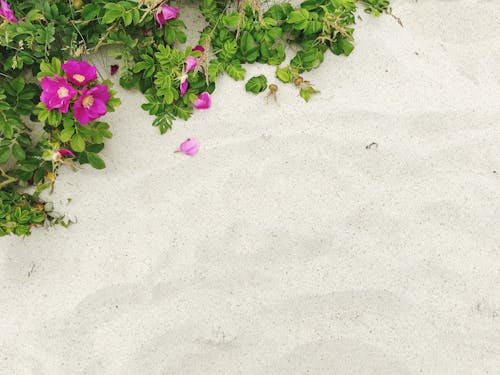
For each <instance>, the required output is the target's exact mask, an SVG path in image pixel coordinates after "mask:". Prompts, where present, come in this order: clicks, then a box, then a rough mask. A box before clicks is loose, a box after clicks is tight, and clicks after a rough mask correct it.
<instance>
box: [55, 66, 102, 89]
mask: <svg viewBox="0 0 500 375" xmlns="http://www.w3.org/2000/svg"><path fill="white" fill-rule="evenodd" d="M61 68H63V70H64V72H65V73H66V76H67V77H68V79H69V80H70V81H71V82H72V83H74V84H75V85H77V86H85V85H86V84H87V83H89V82H91V81H93V80H95V79H97V68H96V67H95V66H92V65H90V64H89V63H88V62H86V61H76V60H68V61H66V62H65V63H64V64H62V66H61Z"/></svg>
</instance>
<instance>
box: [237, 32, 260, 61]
mask: <svg viewBox="0 0 500 375" xmlns="http://www.w3.org/2000/svg"><path fill="white" fill-rule="evenodd" d="M240 52H241V54H242V56H243V58H244V59H245V61H246V62H249V63H252V62H255V61H256V60H257V58H258V57H259V55H260V51H259V44H258V43H257V42H256V41H255V38H254V37H253V36H252V34H251V33H250V32H248V31H244V32H243V33H242V34H241V41H240Z"/></svg>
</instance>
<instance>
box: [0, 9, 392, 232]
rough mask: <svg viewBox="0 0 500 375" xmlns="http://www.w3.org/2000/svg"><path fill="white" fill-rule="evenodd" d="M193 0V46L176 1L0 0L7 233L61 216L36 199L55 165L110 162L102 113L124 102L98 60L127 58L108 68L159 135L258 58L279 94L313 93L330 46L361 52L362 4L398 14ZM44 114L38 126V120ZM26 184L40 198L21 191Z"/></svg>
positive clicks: (0, 224) (1, 177)
mask: <svg viewBox="0 0 500 375" xmlns="http://www.w3.org/2000/svg"><path fill="white" fill-rule="evenodd" d="M194 1H195V2H198V4H199V9H200V12H201V15H202V17H203V18H204V21H203V22H201V23H200V24H199V27H198V26H195V29H196V30H201V32H200V35H199V40H198V42H197V43H199V44H197V45H195V46H194V47H190V46H187V47H185V46H186V39H187V38H186V34H185V30H186V25H185V24H184V23H183V21H182V18H183V14H182V9H181V10H179V9H178V8H176V7H174V6H173V5H174V4H173V3H171V2H170V1H168V0H165V1H161V0H159V1H157V0H120V1H109V0H91V1H90V0H68V1H60V0H43V1H42V0H41V1H35V0H29V1H21V0H0V236H2V235H5V234H8V233H14V234H17V235H25V234H29V232H30V228H31V227H32V226H36V225H39V224H42V223H43V222H46V223H47V222H50V223H57V222H59V221H58V220H59V219H56V217H57V216H55V215H54V213H53V212H51V211H50V209H48V208H47V207H48V205H45V204H44V202H43V201H42V200H41V198H40V195H39V193H40V192H42V191H43V190H44V189H46V188H49V187H50V188H51V187H53V186H54V181H55V180H56V177H57V171H58V168H60V167H63V166H77V165H79V164H90V165H91V166H93V167H94V168H97V169H101V168H104V166H105V163H104V161H103V160H102V159H101V157H100V156H99V155H100V152H101V151H102V149H103V148H104V141H105V140H106V139H108V138H111V136H112V134H111V132H110V127H109V125H108V124H107V123H106V122H104V119H105V118H106V117H105V115H106V114H107V113H108V112H110V111H113V110H114V108H115V107H116V106H117V105H118V104H119V100H118V99H117V98H116V97H115V93H114V91H113V90H112V84H111V82H110V81H103V80H102V79H99V78H98V77H99V76H101V75H100V74H98V71H97V69H96V67H95V66H94V65H93V64H92V63H90V62H89V61H88V60H89V59H90V58H95V57H96V56H99V59H100V58H101V57H103V55H106V54H109V55H110V56H111V57H112V58H113V59H117V60H119V61H118V62H117V61H110V64H112V65H108V66H107V67H106V72H105V71H102V72H101V74H102V75H105V76H106V75H108V76H112V77H113V79H115V78H116V79H117V80H118V79H119V82H120V85H121V86H122V87H123V88H125V89H132V88H137V89H138V90H140V91H141V92H142V93H143V94H144V96H145V99H144V104H142V108H143V109H144V110H146V111H147V112H148V113H150V114H151V115H153V116H154V120H153V125H154V126H157V127H158V128H159V130H160V132H161V133H162V134H163V133H165V132H167V131H168V130H169V129H170V128H171V127H172V126H173V124H174V122H175V121H176V120H177V119H183V120H188V119H189V118H190V117H191V116H192V115H193V113H196V116H198V118H203V116H205V114H204V113H203V112H202V111H203V110H213V108H211V104H212V100H220V98H222V99H223V98H224V95H223V93H221V94H217V96H215V95H213V93H214V90H215V84H216V82H217V81H218V79H219V78H220V77H221V76H223V75H227V76H229V77H230V78H232V79H234V80H237V81H243V80H245V75H246V66H247V65H248V64H252V63H256V62H258V63H261V64H268V65H271V66H275V67H276V71H275V72H276V73H275V77H267V78H268V79H269V78H275V80H274V82H269V83H270V84H269V89H270V90H271V88H273V89H272V90H273V91H272V92H274V93H276V90H277V85H276V83H278V81H279V82H281V83H282V84H290V85H294V86H295V87H294V89H295V90H296V92H297V96H298V97H299V98H300V97H302V98H303V99H304V100H306V101H307V100H313V98H314V95H312V94H315V93H317V92H318V89H317V88H316V85H314V84H313V83H311V82H309V81H307V77H303V76H304V75H306V74H307V72H309V71H310V70H312V69H315V68H317V67H318V66H320V65H321V63H322V62H323V60H324V57H325V55H326V54H327V53H329V52H332V53H334V54H337V55H345V56H348V55H349V54H350V53H351V52H352V51H353V49H354V40H353V35H354V34H353V32H354V26H355V21H356V19H357V17H356V16H357V14H358V13H357V12H356V11H357V8H358V7H359V5H360V4H362V6H363V9H364V11H365V12H367V13H370V14H372V15H380V14H382V13H391V9H390V6H389V1H388V0H358V1H355V0H317V1H316V0H314V1H313V0H305V1H303V2H302V3H301V4H297V3H296V2H290V1H288V0H285V1H280V2H271V3H270V4H266V5H265V6H262V5H261V3H264V2H263V1H260V2H259V1H249V0H242V1H235V2H231V6H227V5H228V4H229V2H228V1H221V0H194ZM175 4H183V2H176V3H175ZM394 18H395V19H397V18H396V17H394ZM194 19H196V17H195V18H194ZM288 43H293V45H294V46H295V47H296V48H294V49H293V50H291V49H289V48H286V47H287V46H288ZM290 51H293V52H292V53H293V55H292V56H288V57H289V58H287V56H286V53H288V52H290ZM104 60H105V59H102V60H101V61H104ZM285 61H286V63H285ZM118 68H119V69H118ZM114 74H115V75H114ZM36 78H38V81H37V80H36ZM265 85H266V80H265V79H264V78H261V79H259V80H257V81H256V80H255V79H253V80H252V79H251V80H250V81H248V83H247V85H246V86H247V89H249V91H251V92H253V93H256V94H258V93H260V92H263V91H265ZM280 92H281V91H280ZM252 99H253V98H252ZM209 108H211V109H209ZM235 110H238V111H241V110H242V108H239V107H238V108H236V109H235ZM37 119H38V121H39V122H40V123H41V126H33V124H32V122H33V121H36V120H37ZM201 122H202V123H201V124H199V125H200V126H208V125H209V124H205V123H203V121H201ZM123 125H124V126H126V125H129V126H135V125H136V124H133V123H129V124H123ZM40 128H42V132H41V134H40V132H39V129H40ZM186 142H187V143H183V145H181V147H180V151H181V152H184V153H185V154H187V155H194V153H196V152H197V151H198V148H199V144H198V143H197V141H195V140H194V138H191V139H190V140H188V141H186ZM28 186H32V187H33V190H32V191H33V192H32V193H23V194H18V193H17V191H18V190H19V189H21V188H25V187H28ZM65 224H67V222H65Z"/></svg>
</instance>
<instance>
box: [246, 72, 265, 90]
mask: <svg viewBox="0 0 500 375" xmlns="http://www.w3.org/2000/svg"><path fill="white" fill-rule="evenodd" d="M266 88H267V78H266V76H264V75H262V74H261V75H259V76H255V77H252V78H250V79H249V80H248V82H247V83H246V85H245V90H246V91H248V92H253V93H254V94H258V93H260V92H262V91H264V90H265V89H266Z"/></svg>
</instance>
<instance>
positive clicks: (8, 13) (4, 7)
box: [0, 0, 19, 23]
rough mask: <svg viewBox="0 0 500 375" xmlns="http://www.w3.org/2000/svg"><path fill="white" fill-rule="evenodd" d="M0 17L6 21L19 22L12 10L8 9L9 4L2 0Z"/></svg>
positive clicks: (0, 2)
mask: <svg viewBox="0 0 500 375" xmlns="http://www.w3.org/2000/svg"><path fill="white" fill-rule="evenodd" d="M0 17H3V18H5V19H6V20H7V21H10V22H12V23H19V21H18V20H17V18H16V16H15V15H14V12H13V11H12V9H10V5H9V4H8V3H7V2H6V1H4V0H0Z"/></svg>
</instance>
